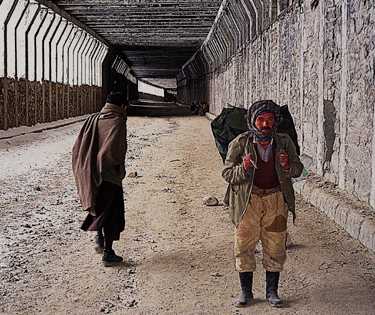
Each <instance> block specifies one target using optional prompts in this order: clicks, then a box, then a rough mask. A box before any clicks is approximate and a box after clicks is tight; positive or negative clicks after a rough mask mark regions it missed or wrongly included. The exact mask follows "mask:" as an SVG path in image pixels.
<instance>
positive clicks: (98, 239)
mask: <svg viewBox="0 0 375 315" xmlns="http://www.w3.org/2000/svg"><path fill="white" fill-rule="evenodd" d="M95 251H96V252H97V253H98V254H102V253H103V251H104V235H103V233H102V232H100V231H98V233H97V234H96V236H95Z"/></svg>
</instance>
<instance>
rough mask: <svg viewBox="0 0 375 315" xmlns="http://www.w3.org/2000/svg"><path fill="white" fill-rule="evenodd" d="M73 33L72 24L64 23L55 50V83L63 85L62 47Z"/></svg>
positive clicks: (63, 57)
mask: <svg viewBox="0 0 375 315" xmlns="http://www.w3.org/2000/svg"><path fill="white" fill-rule="evenodd" d="M72 31H73V24H72V23H70V22H69V21H66V27H64V31H63V33H62V34H61V37H60V38H59V39H58V43H57V48H56V58H57V63H56V65H57V71H56V72H57V82H59V83H64V59H65V56H64V47H65V44H66V42H67V40H68V37H69V36H70V34H71V32H72Z"/></svg>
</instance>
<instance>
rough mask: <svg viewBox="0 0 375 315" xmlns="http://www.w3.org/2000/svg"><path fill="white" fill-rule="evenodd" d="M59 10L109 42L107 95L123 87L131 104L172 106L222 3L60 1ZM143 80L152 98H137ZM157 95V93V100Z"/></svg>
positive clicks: (169, 0) (146, 94)
mask: <svg viewBox="0 0 375 315" xmlns="http://www.w3.org/2000/svg"><path fill="white" fill-rule="evenodd" d="M55 4H56V5H57V6H58V7H59V8H60V9H61V10H63V11H64V12H67V13H68V14H69V15H71V16H72V17H74V18H76V19H77V20H79V21H80V22H82V23H83V24H84V25H86V26H87V27H89V28H90V29H92V30H93V31H94V32H95V33H96V34H98V35H99V36H101V37H102V38H103V39H105V40H106V41H107V42H108V44H109V47H110V51H109V56H108V57H107V59H108V60H107V65H106V66H107V69H106V72H109V73H106V74H105V76H106V77H105V80H104V81H105V84H104V86H103V92H104V94H106V93H107V92H108V91H109V90H110V89H113V84H117V85H119V82H121V84H120V85H121V86H122V89H123V90H126V92H127V98H128V100H129V101H136V100H137V99H140V98H146V99H153V100H154V101H168V100H174V99H175V98H174V94H175V93H173V91H176V90H177V83H176V78H177V74H178V73H179V71H180V70H181V69H182V67H183V65H184V64H185V63H186V62H187V61H188V60H189V59H190V58H191V57H192V56H193V55H194V53H195V52H196V51H197V50H198V49H199V47H200V46H201V45H202V43H203V41H204V40H205V38H206V37H207V34H208V33H209V31H210V28H211V27H212V24H213V23H214V20H215V18H216V15H217V12H218V9H219V7H220V5H221V1H220V0H217V1H212V0H210V1H206V0H204V1H202V0H199V1H197V0H193V1H177V0H175V1H171V0H164V1H55ZM108 66H110V67H108ZM108 68H110V69H108ZM138 80H140V81H141V82H142V83H141V85H142V86H143V87H145V86H146V85H147V84H149V90H150V91H151V92H150V93H145V92H142V93H137V91H136V90H137V85H139V84H138V83H137V84H136V82H138ZM157 89H163V90H164V93H157ZM146 90H147V89H146ZM153 90H156V93H153V94H151V93H152V91H153ZM168 90H170V91H168ZM149 94H151V95H149ZM156 94H157V95H156ZM161 94H164V95H163V96H161ZM135 104H136V105H141V104H142V103H140V102H138V103H137V102H135ZM159 105H160V103H159Z"/></svg>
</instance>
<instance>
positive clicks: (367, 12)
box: [186, 0, 375, 206]
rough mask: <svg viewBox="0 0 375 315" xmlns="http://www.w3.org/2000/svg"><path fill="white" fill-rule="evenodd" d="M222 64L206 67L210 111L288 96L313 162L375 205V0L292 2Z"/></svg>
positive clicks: (302, 142)
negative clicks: (266, 26) (274, 19)
mask: <svg viewBox="0 0 375 315" xmlns="http://www.w3.org/2000/svg"><path fill="white" fill-rule="evenodd" d="M220 68H221V69H217V70H215V71H214V72H213V73H210V74H209V75H207V79H208V83H207V86H208V88H209V91H208V95H209V96H208V102H209V105H210V111H211V112H212V113H214V114H219V113H220V111H221V109H222V108H223V107H224V106H225V104H226V103H231V104H233V105H236V106H245V107H247V106H249V104H251V103H252V102H254V101H256V100H259V99H265V98H266V99H274V100H275V101H277V102H278V103H279V104H288V105H289V108H290V110H291V112H292V114H293V116H294V119H295V122H296V126H297V131H298V135H299V142H300V145H301V147H302V152H303V154H304V155H306V156H308V157H310V158H311V159H312V161H313V165H312V170H313V171H315V172H316V173H317V174H319V175H321V176H323V177H324V178H325V179H326V180H328V181H331V182H333V183H335V184H338V185H339V187H340V188H342V189H346V190H347V191H349V192H351V193H352V194H354V195H355V196H356V197H358V198H359V199H361V200H364V201H368V202H370V204H371V205H372V206H375V137H374V134H375V132H374V130H375V119H374V116H375V112H374V104H375V103H374V100H375V2H374V1H362V0H350V1H340V0H325V1H319V4H318V6H317V7H315V8H311V2H310V1H304V2H303V8H300V7H298V5H296V4H294V5H293V6H291V7H289V8H288V9H287V11H286V12H284V13H283V15H282V16H279V18H278V19H277V20H276V21H275V22H274V23H273V24H272V25H270V27H269V28H268V29H267V30H266V31H264V32H263V34H261V35H260V36H258V37H257V38H256V39H255V40H253V41H252V42H251V43H249V44H248V45H247V46H246V47H243V48H242V49H241V51H239V52H237V54H236V55H235V56H233V57H232V58H231V59H230V60H228V61H227V63H226V64H225V65H222V66H221V67H220ZM186 94H189V91H187V92H186Z"/></svg>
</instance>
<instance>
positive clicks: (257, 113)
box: [222, 100, 303, 307]
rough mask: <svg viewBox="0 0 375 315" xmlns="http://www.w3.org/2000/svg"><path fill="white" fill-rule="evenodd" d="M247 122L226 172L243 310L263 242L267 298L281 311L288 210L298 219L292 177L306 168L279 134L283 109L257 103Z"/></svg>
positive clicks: (230, 151)
mask: <svg viewBox="0 0 375 315" xmlns="http://www.w3.org/2000/svg"><path fill="white" fill-rule="evenodd" d="M247 120H248V127H249V131H248V132H245V133H243V134H241V135H239V136H238V137H237V138H235V139H234V140H233V141H232V142H231V143H230V145H229V149H228V154H227V156H226V160H225V164H224V170H223V173H222V175H223V177H224V179H225V180H226V181H227V182H228V183H229V184H230V189H229V208H230V211H231V216H232V221H233V223H234V224H235V246H234V249H235V263H236V269H237V271H238V272H239V277H240V284H241V291H242V292H241V295H240V298H239V301H238V303H237V306H238V307H244V306H248V305H249V304H250V303H251V301H252V299H253V293H252V285H253V272H254V271H255V268H256V263H255V247H256V244H257V242H258V240H260V241H261V242H262V247H263V267H264V269H266V299H267V301H268V302H269V304H270V305H271V306H280V305H282V301H281V299H280V298H279V295H278V284H279V277H280V271H282V269H283V266H284V263H285V260H286V250H285V240H286V231H287V218H288V210H289V211H291V212H292V214H293V218H295V197H294V190H293V186H292V182H291V178H293V177H298V176H300V175H301V173H302V170H303V165H302V163H301V162H300V160H299V157H298V155H297V153H296V148H295V145H294V143H293V141H292V140H291V138H290V137H289V136H288V135H287V134H283V133H277V132H276V128H277V124H278V123H279V121H280V107H279V106H278V105H277V104H275V103H274V102H273V101H269V100H266V101H259V102H256V103H254V104H253V105H252V106H251V107H250V108H249V110H248V115H247Z"/></svg>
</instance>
